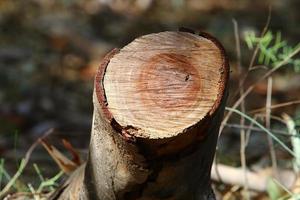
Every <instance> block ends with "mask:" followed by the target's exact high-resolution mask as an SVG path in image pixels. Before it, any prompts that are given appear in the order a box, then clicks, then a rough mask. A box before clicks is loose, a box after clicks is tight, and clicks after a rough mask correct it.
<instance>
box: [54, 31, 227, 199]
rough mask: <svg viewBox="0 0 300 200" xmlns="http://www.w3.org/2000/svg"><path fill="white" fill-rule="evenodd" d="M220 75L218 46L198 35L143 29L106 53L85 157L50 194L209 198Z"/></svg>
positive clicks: (221, 97)
mask: <svg viewBox="0 0 300 200" xmlns="http://www.w3.org/2000/svg"><path fill="white" fill-rule="evenodd" d="M228 76H229V66H228V61H227V59H226V56H225V52H224V49H223V47H222V46H221V44H220V43H219V42H218V41H217V40H216V39H214V38H213V37H211V36H209V35H208V34H204V33H200V34H195V33H191V32H185V31H179V32H161V33H156V34H149V35H145V36H142V37H140V38H137V39H135V40H134V41H133V42H131V43H130V44H128V45H127V46H125V47H124V48H122V49H121V50H118V49H115V50H113V51H111V52H110V53H109V54H108V55H107V56H106V57H105V58H104V59H103V61H102V63H101V65H100V67H99V70H98V72H97V75H96V79H95V86H94V87H95V88H94V95H93V103H94V115H93V125H92V133H91V142H90V147H89V150H90V151H89V158H88V161H87V163H86V165H84V166H82V167H80V168H79V169H78V170H77V171H76V172H75V173H74V174H73V175H72V176H71V178H70V179H69V181H68V182H67V184H66V189H65V190H64V191H63V192H62V193H61V194H60V197H59V198H58V199H84V200H87V199H89V200H97V199H100V200H115V199H118V200H119V199H120V200H130V199H132V200H133V199H144V200H150V199H151V200H152V199H169V200H171V199H172V200H175V199H178V200H179V199H182V200H185V199H188V200H202V199H214V195H213V191H212V189H211V186H210V170H211V165H212V161H213V157H214V153H215V148H216V142H217V138H218V130H219V126H220V122H221V119H222V117H223V112H224V107H225V101H226V96H227V82H228ZM74 177H75V178H74Z"/></svg>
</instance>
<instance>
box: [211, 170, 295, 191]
mask: <svg viewBox="0 0 300 200" xmlns="http://www.w3.org/2000/svg"><path fill="white" fill-rule="evenodd" d="M214 169H218V170H219V171H220V174H221V178H222V182H223V183H225V184H229V185H236V186H242V185H243V183H244V180H243V179H242V178H241V177H242V176H243V173H244V172H243V169H242V168H240V167H232V166H227V165H223V164H218V166H213V168H212V171H211V178H212V180H214V181H218V182H219V181H220V180H219V179H218V176H217V175H216V172H215V171H214ZM278 171H279V176H280V179H279V180H280V181H281V184H282V185H284V186H285V187H286V188H292V187H293V185H294V182H295V180H296V178H297V177H296V174H295V173H294V172H293V171H292V170H283V169H279V170H278ZM270 177H272V173H271V170H270V171H269V170H268V169H262V170H261V172H252V171H250V170H247V178H248V181H249V189H250V190H255V191H260V192H265V191H266V190H267V184H268V181H269V179H270Z"/></svg>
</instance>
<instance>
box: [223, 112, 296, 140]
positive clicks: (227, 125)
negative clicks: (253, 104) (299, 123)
mask: <svg viewBox="0 0 300 200" xmlns="http://www.w3.org/2000/svg"><path fill="white" fill-rule="evenodd" d="M271 118H272V117H271ZM254 119H255V118H254ZM225 126H226V127H230V128H238V129H244V130H248V131H249V130H250V131H256V132H264V131H263V130H261V129H260V128H255V127H253V124H252V126H251V124H250V125H249V126H247V125H245V126H241V125H240V124H225ZM270 131H271V132H273V133H276V134H279V135H282V136H288V137H300V136H298V135H292V134H289V133H287V132H286V131H281V130H274V129H273V130H271V129H270ZM246 135H247V134H246ZM246 141H247V140H246ZM246 143H247V142H246Z"/></svg>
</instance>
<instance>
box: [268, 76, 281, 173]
mask: <svg viewBox="0 0 300 200" xmlns="http://www.w3.org/2000/svg"><path fill="white" fill-rule="evenodd" d="M271 101H272V77H269V78H268V89H267V100H266V120H265V121H266V128H267V129H270V127H271V108H270V107H271V104H272V103H271ZM267 139H268V145H269V150H270V156H271V161H272V169H273V173H274V175H275V177H278V174H277V159H276V153H275V149H274V144H273V140H272V138H271V136H270V135H267Z"/></svg>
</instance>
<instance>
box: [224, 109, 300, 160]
mask: <svg viewBox="0 0 300 200" xmlns="http://www.w3.org/2000/svg"><path fill="white" fill-rule="evenodd" d="M225 109H226V110H228V111H230V112H232V113H236V114H239V115H242V116H243V117H244V118H245V119H247V120H249V121H251V122H253V124H255V125H256V126H258V127H259V128H261V129H262V130H263V131H265V132H266V133H267V134H269V135H270V136H271V137H272V138H273V139H274V140H275V141H276V142H277V143H278V144H280V145H281V146H282V147H283V148H284V149H285V150H286V151H287V152H289V153H290V154H291V155H292V156H294V157H296V155H295V153H294V152H293V151H292V150H291V149H290V148H289V147H288V146H286V144H284V143H283V142H282V141H281V140H280V139H279V138H278V137H276V136H275V135H274V134H273V133H271V132H270V131H269V130H268V129H266V128H265V127H264V126H263V125H261V124H260V123H258V122H257V121H256V120H254V119H253V118H251V117H249V116H248V115H246V114H245V113H242V112H241V111H239V110H236V109H234V108H228V107H226V108H225Z"/></svg>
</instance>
